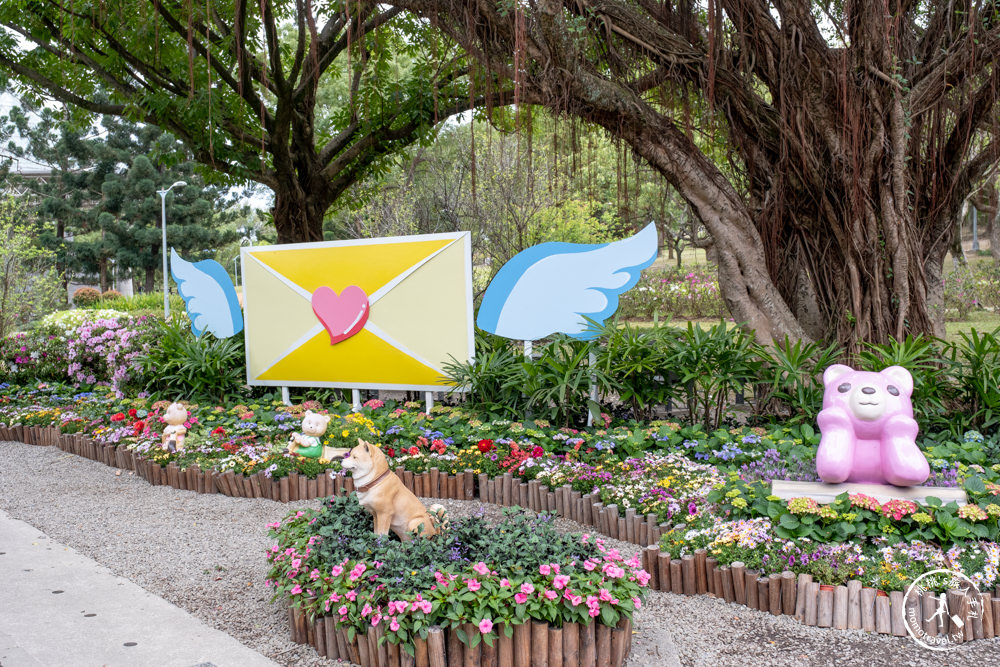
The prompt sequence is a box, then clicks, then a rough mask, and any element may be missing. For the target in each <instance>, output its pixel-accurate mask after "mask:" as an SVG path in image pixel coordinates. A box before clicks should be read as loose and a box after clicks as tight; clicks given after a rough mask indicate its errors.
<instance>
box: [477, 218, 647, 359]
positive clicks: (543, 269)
mask: <svg viewBox="0 0 1000 667" xmlns="http://www.w3.org/2000/svg"><path fill="white" fill-rule="evenodd" d="M658 249H659V246H658V243H657V238H656V227H655V226H654V225H653V223H650V224H648V225H646V227H645V228H644V229H643V230H642V231H640V232H638V233H637V234H635V235H634V236H631V237H629V238H627V239H622V240H621V241H615V242H614V243H601V244H585V243H542V244H539V245H536V246H532V247H530V248H528V249H527V250H524V251H522V252H520V253H518V254H517V255H515V256H514V257H513V258H511V260H510V261H509V262H507V263H506V264H504V265H503V267H501V269H500V271H498V272H497V275H496V277H495V278H494V279H493V282H491V283H490V285H489V287H487V288H486V294H484V295H483V302H482V305H481V306H480V308H479V315H478V317H477V318H476V324H477V325H478V326H479V328H480V329H483V330H484V331H489V332H490V333H494V334H497V335H499V336H504V337H506V338H513V339H516V340H538V339H539V338H544V337H545V336H549V335H551V334H553V333H565V334H569V335H571V336H574V337H577V338H592V337H593V336H594V335H595V334H593V333H591V332H589V326H588V324H587V321H586V319H585V318H587V317H589V318H590V319H593V320H596V321H598V322H603V321H604V320H605V319H606V318H607V317H609V316H610V315H611V314H613V313H614V312H615V311H616V310H617V309H618V296H619V295H620V294H621V293H623V292H625V291H626V290H629V289H631V288H632V287H634V286H635V284H636V283H637V282H639V276H640V273H641V272H642V270H643V269H644V268H646V267H647V266H649V265H650V264H652V263H653V261H654V260H655V259H656V254H657V251H658Z"/></svg>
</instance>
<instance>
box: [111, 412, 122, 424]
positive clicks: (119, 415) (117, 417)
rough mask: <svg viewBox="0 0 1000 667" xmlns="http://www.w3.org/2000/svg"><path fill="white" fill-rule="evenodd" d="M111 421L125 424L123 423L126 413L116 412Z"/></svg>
mask: <svg viewBox="0 0 1000 667" xmlns="http://www.w3.org/2000/svg"><path fill="white" fill-rule="evenodd" d="M111 421H113V422H123V421H125V413H124V412H116V413H115V414H113V415H111Z"/></svg>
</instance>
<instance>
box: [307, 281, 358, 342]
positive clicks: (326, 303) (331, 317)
mask: <svg viewBox="0 0 1000 667" xmlns="http://www.w3.org/2000/svg"><path fill="white" fill-rule="evenodd" d="M312 309H313V312H314V313H316V317H318V318H319V321H320V322H322V323H323V328H324V329H326V332H327V333H328V334H330V345H336V344H337V343H340V342H341V341H345V340H347V339H348V338H350V337H351V336H353V335H354V334H356V333H358V332H359V331H361V330H362V329H363V328H364V326H365V322H367V321H368V313H369V312H370V310H371V309H370V308H369V307H368V295H367V294H365V291H364V290H363V289H361V288H360V287H358V286H357V285H349V286H348V287H345V288H344V291H342V292H341V293H340V296H337V293H336V292H334V291H333V290H332V289H331V288H329V287H326V286H325V285H324V286H323V287H319V288H317V289H316V291H315V292H313V294H312Z"/></svg>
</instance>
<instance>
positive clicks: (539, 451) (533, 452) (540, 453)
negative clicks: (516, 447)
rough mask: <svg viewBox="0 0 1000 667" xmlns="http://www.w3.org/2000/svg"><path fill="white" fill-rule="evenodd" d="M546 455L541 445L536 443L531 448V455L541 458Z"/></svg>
mask: <svg viewBox="0 0 1000 667" xmlns="http://www.w3.org/2000/svg"><path fill="white" fill-rule="evenodd" d="M544 455H545V450H544V449H542V446H541V445H535V448H534V449H532V450H531V457H532V458H535V459H539V458H541V457H542V456H544Z"/></svg>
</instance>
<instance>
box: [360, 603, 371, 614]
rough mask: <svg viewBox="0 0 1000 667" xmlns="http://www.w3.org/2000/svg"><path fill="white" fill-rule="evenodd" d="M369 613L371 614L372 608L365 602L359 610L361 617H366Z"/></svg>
mask: <svg viewBox="0 0 1000 667" xmlns="http://www.w3.org/2000/svg"><path fill="white" fill-rule="evenodd" d="M370 613H372V606H371V605H370V604H368V603H367V602H366V603H365V606H364V607H362V608H361V615H362V616H367V615H368V614H370Z"/></svg>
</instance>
